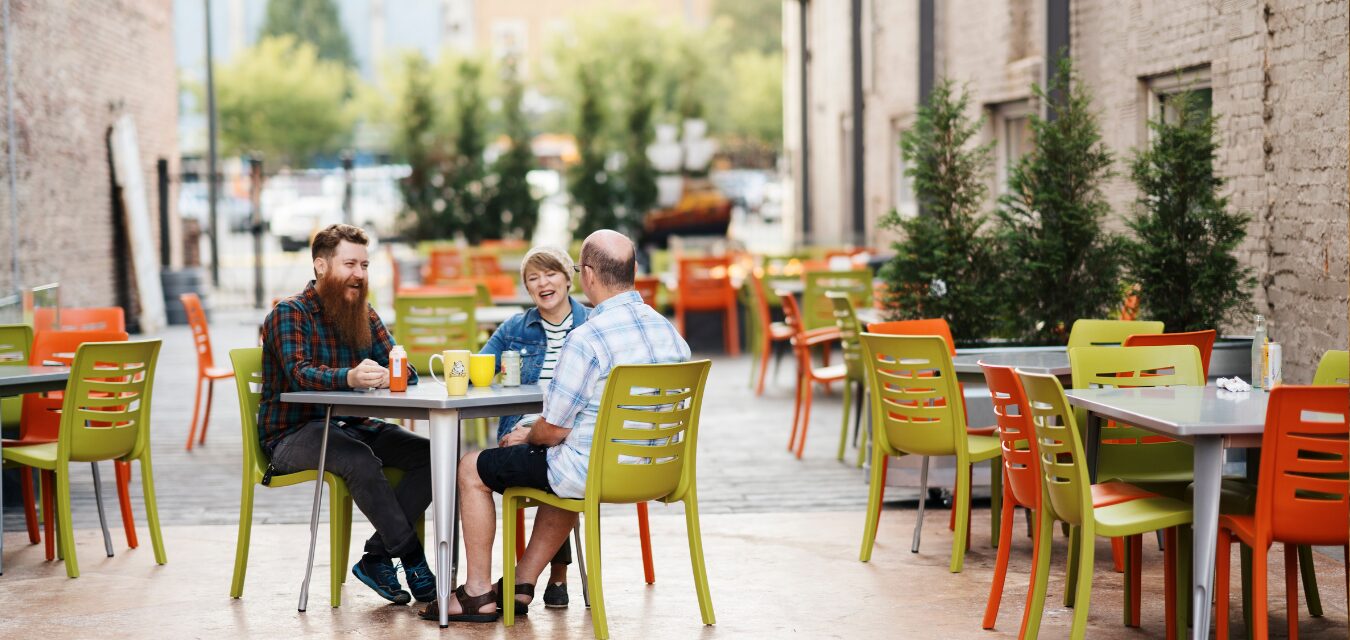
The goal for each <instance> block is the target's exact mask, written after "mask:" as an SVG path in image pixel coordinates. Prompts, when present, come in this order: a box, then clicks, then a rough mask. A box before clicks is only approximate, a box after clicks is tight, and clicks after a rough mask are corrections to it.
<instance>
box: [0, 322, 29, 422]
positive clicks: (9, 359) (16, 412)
mask: <svg viewBox="0 0 1350 640" xmlns="http://www.w3.org/2000/svg"><path fill="white" fill-rule="evenodd" d="M32 348H33V328H32V327H30V326H28V325H26V324H6V325H0V367H26V366H28V361H29V352H30V351H31V350H32ZM22 413H23V398H22V397H19V398H0V423H3V424H5V425H10V426H12V425H17V424H19V416H20V415H21V414H22Z"/></svg>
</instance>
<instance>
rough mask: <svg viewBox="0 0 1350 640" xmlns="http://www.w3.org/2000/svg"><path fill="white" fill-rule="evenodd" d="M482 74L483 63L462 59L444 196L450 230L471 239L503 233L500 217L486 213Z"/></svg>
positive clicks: (485, 113)
mask: <svg viewBox="0 0 1350 640" xmlns="http://www.w3.org/2000/svg"><path fill="white" fill-rule="evenodd" d="M482 74H483V65H482V64H481V63H480V62H478V61H475V60H467V59H466V60H462V61H460V63H459V65H458V68H457V69H456V78H457V80H458V82H457V83H456V88H455V98H454V109H455V117H454V134H453V135H452V138H451V141H452V144H453V153H452V155H451V156H450V158H449V159H448V163H447V171H446V174H445V180H444V183H445V186H446V189H445V192H444V194H443V196H442V197H443V198H444V199H445V200H446V202H448V203H449V209H450V219H451V224H452V229H451V232H452V233H453V232H460V233H463V234H464V237H465V239H467V240H468V241H469V242H470V243H476V242H479V241H480V240H483V239H485V238H500V237H502V220H501V218H499V217H493V216H489V215H487V210H486V203H487V200H488V198H489V196H490V195H491V194H490V193H488V186H487V185H486V184H485V180H484V179H485V178H486V177H487V171H486V167H485V160H484V158H483V151H484V150H485V149H486V148H487V143H486V141H485V140H486V135H487V131H486V126H485V125H486V118H487V110H486V107H485V105H484V99H483V92H482V85H481V77H482Z"/></svg>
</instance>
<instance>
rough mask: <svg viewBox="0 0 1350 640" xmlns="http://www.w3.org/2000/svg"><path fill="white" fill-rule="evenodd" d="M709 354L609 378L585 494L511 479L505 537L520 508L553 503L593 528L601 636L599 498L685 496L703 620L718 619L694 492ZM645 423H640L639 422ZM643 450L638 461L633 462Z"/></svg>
mask: <svg viewBox="0 0 1350 640" xmlns="http://www.w3.org/2000/svg"><path fill="white" fill-rule="evenodd" d="M711 366H712V363H711V361H709V360H698V361H695V362H686V363H679V364H650V365H621V366H617V367H614V369H613V370H612V371H611V372H610V374H609V379H608V380H607V381H606V383H605V391H604V396H603V397H602V398H601V400H600V415H599V416H598V418H597V419H596V426H595V437H594V439H593V441H592V444H591V457H590V464H589V470H588V473H587V475H586V497H585V498H584V499H581V500H573V499H567V498H559V497H558V496H555V495H553V494H551V493H547V492H544V491H539V490H537V489H530V488H524V487H509V488H507V490H506V493H505V494H503V495H502V504H503V508H502V539H503V540H514V539H515V538H516V511H517V510H519V509H522V508H526V507H531V506H538V505H540V504H547V505H551V506H553V507H557V508H559V509H566V510H568V511H572V512H576V513H580V514H582V515H583V516H584V518H583V520H584V521H585V528H586V542H585V550H586V557H588V558H590V563H589V564H590V567H589V569H590V570H589V571H587V572H586V575H585V582H586V590H587V593H588V595H589V598H590V603H591V626H592V627H593V628H594V629H595V637H596V638H597V640H604V639H605V638H608V637H609V624H608V622H607V621H606V618H605V599H604V595H603V591H602V586H601V582H602V581H601V577H600V576H601V573H600V505H601V504H602V503H620V504H632V503H641V502H646V501H649V500H660V501H662V502H666V503H672V502H682V503H684V518H685V526H686V528H687V530H688V534H689V558H690V560H691V562H692V564H693V570H694V590H695V592H696V593H697V594H698V607H699V613H700V614H701V615H702V617H703V624H705V625H711V624H716V618H715V617H714V615H713V606H712V595H711V594H710V593H709V590H708V575H707V569H706V568H705V565H704V562H703V537H702V534H701V533H700V532H699V520H698V498H697V496H696V492H695V484H696V482H695V469H696V465H695V456H696V453H697V450H698V423H699V413H700V411H701V408H702V405H703V389H704V385H705V384H706V383H707V381H708V370H709V369H710V368H711ZM639 423H640V424H641V426H636V425H637V424H639ZM633 458H638V459H639V460H638V461H637V462H632V461H631V460H632V459H633ZM502 567H503V571H502V590H503V593H502V603H503V606H504V609H503V611H502V622H503V624H505V625H506V626H508V627H510V626H512V625H514V624H515V611H516V608H515V603H516V598H515V591H516V586H515V585H516V556H515V548H514V546H513V545H510V544H503V545H502Z"/></svg>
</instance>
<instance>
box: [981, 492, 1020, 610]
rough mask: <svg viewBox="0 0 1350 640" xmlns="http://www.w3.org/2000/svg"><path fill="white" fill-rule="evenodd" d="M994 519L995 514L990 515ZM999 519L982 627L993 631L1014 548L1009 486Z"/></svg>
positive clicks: (1004, 496)
mask: <svg viewBox="0 0 1350 640" xmlns="http://www.w3.org/2000/svg"><path fill="white" fill-rule="evenodd" d="M990 517H993V514H992V513H991V514H990ZM999 519H1000V520H1002V521H1003V526H1002V527H1000V529H999V532H1000V533H999V540H998V554H997V555H996V556H995V559H994V580H993V581H992V582H990V583H989V599H988V600H986V601H985V605H984V620H983V622H982V625H983V627H984V628H985V629H993V628H994V623H995V622H996V621H997V620H998V608H999V604H1000V603H1001V602H1002V600H1003V583H1004V581H1005V580H1006V578H1007V576H1008V554H1009V550H1010V549H1011V548H1012V540H1011V539H1010V538H1011V537H1012V536H1011V535H1009V532H1011V531H1012V519H1013V500H1012V496H1011V495H1008V489H1007V485H1006V484H1005V485H1004V488H1003V505H1002V509H1000V510H999Z"/></svg>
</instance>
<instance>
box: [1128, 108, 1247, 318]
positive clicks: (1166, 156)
mask: <svg viewBox="0 0 1350 640" xmlns="http://www.w3.org/2000/svg"><path fill="white" fill-rule="evenodd" d="M1173 105H1175V106H1176V113H1177V114H1178V115H1177V118H1176V120H1175V121H1174V122H1167V121H1165V120H1164V119H1162V118H1159V119H1157V120H1154V121H1151V122H1149V128H1150V129H1151V130H1152V132H1153V139H1152V141H1151V142H1150V144H1149V146H1148V147H1147V148H1146V149H1144V150H1143V151H1140V152H1139V153H1138V154H1136V155H1135V157H1134V161H1133V162H1132V163H1131V167H1130V169H1131V176H1132V177H1133V178H1134V183H1135V185H1136V186H1137V187H1138V188H1139V199H1138V201H1137V203H1136V209H1135V215H1134V216H1133V217H1132V218H1131V219H1130V220H1128V221H1127V224H1128V225H1129V227H1130V229H1131V230H1133V231H1134V234H1135V238H1134V239H1132V240H1127V242H1126V251H1125V255H1126V256H1127V258H1128V261H1127V265H1128V267H1127V268H1128V271H1129V276H1130V278H1131V279H1132V280H1133V281H1134V282H1136V283H1138V285H1139V302H1140V306H1141V309H1142V311H1143V313H1144V315H1145V316H1147V317H1149V318H1152V319H1155V320H1162V321H1163V324H1164V325H1166V327H1167V329H1168V330H1170V331H1196V330H1201V329H1217V328H1219V327H1220V326H1221V325H1222V324H1223V323H1224V321H1225V320H1231V319H1232V315H1233V314H1235V313H1236V312H1238V311H1245V310H1246V309H1247V308H1248V306H1249V299H1248V294H1247V291H1248V290H1249V289H1250V288H1251V287H1252V286H1254V285H1255V284H1256V281H1255V279H1254V278H1252V276H1251V270H1250V269H1248V268H1245V267H1243V266H1242V265H1241V264H1240V263H1239V262H1238V260H1237V257H1235V256H1234V255H1233V251H1234V250H1235V249H1236V248H1237V246H1238V244H1240V243H1241V242H1242V239H1243V238H1244V237H1246V235H1247V223H1248V221H1250V219H1251V217H1250V216H1248V215H1246V214H1244V213H1239V212H1229V211H1228V199H1227V198H1226V197H1223V196H1221V195H1219V191H1220V190H1221V189H1222V188H1223V184H1224V180H1223V178H1221V177H1220V176H1218V175H1217V174H1215V173H1214V154H1215V152H1216V151H1217V150H1218V148H1219V143H1218V141H1217V140H1216V139H1215V118H1214V117H1213V116H1211V115H1210V114H1209V113H1208V111H1207V110H1205V109H1203V108H1200V107H1199V105H1198V104H1197V100H1196V96H1195V95H1194V94H1190V93H1183V94H1181V95H1178V96H1170V97H1168V106H1169V108H1170V107H1172V106H1173Z"/></svg>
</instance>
